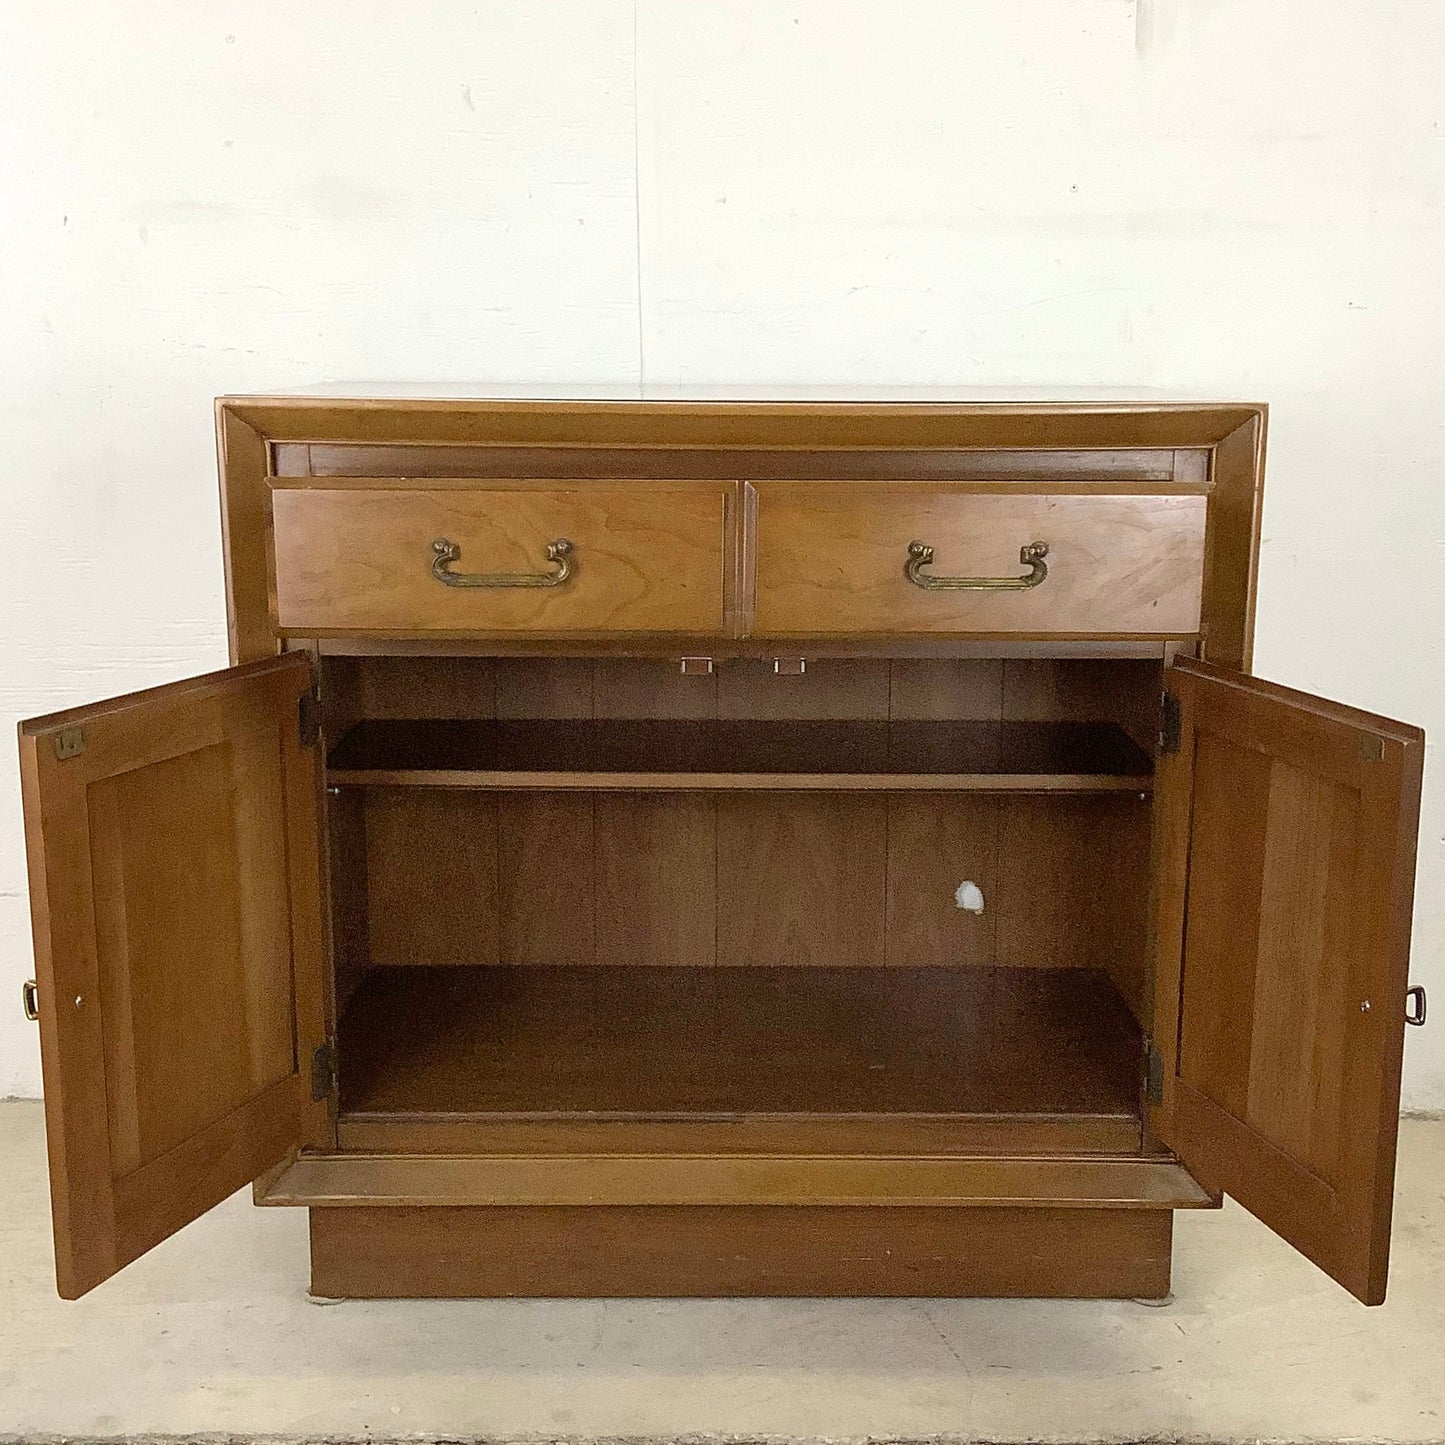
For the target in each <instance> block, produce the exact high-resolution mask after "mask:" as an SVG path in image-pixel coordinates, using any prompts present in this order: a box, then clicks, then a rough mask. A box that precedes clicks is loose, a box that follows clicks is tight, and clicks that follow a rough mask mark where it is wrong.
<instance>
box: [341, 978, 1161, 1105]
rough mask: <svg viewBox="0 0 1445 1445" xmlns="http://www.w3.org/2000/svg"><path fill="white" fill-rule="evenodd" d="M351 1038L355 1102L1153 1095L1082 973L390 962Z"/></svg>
mask: <svg viewBox="0 0 1445 1445" xmlns="http://www.w3.org/2000/svg"><path fill="white" fill-rule="evenodd" d="M402 1020H404V1021H405V1022H404V1023H403V1024H399V1021H402ZM338 1045H339V1048H340V1051H341V1057H342V1075H341V1106H342V1111H343V1113H344V1114H347V1115H350V1116H353V1117H354V1116H356V1115H359V1114H386V1115H399V1114H413V1115H415V1114H434V1115H435V1114H452V1115H460V1114H478V1113H489V1114H511V1115H519V1114H529V1115H534V1116H538V1115H559V1114H561V1115H566V1114H573V1115H576V1114H590V1115H632V1116H638V1115H645V1116H651V1117H679V1116H687V1117H700V1116H713V1117H717V1116H733V1115H737V1114H774V1115H777V1114H823V1115H835V1116H836V1115H842V1114H939V1113H943V1114H959V1115H971V1114H982V1113H1013V1114H1022V1115H1042V1114H1078V1115H1114V1116H1117V1117H1120V1118H1129V1117H1133V1118H1136V1119H1137V1116H1138V1108H1139V1053H1140V1045H1139V1034H1138V1030H1137V1028H1136V1026H1135V1024H1134V1022H1133V1020H1132V1019H1131V1018H1130V1016H1129V1013H1128V1010H1127V1009H1126V1008H1125V1006H1124V1004H1123V1002H1122V1001H1121V1000H1120V998H1119V996H1118V994H1117V993H1116V992H1115V990H1114V989H1113V987H1112V985H1111V984H1110V983H1109V981H1108V979H1107V978H1106V977H1105V976H1104V975H1103V974H1100V973H1095V972H1089V971H1081V970H1072V969H1057V970H1047V969H1029V970H1011V969H936V968H921V969H904V968H898V969H882V968H827V967H815V968H797V967H791V966H787V965H784V966H779V967H771V968H768V967H752V968H715V969H689V968H667V967H659V968H644V967H616V968H570V969H559V968H470V969H455V968H447V969H441V968H438V969H381V970H376V971H374V972H373V973H372V974H370V975H369V976H368V978H367V979H366V981H365V983H364V984H363V985H362V987H361V988H360V989H359V990H358V991H357V994H356V996H355V997H354V999H353V1000H352V1003H351V1007H350V1008H349V1009H348V1010H347V1012H346V1014H345V1015H344V1016H343V1017H342V1019H341V1022H340V1032H339V1035H338Z"/></svg>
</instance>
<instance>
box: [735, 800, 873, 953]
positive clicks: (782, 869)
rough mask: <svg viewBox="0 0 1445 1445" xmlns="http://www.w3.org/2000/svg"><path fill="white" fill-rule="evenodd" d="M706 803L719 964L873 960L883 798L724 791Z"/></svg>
mask: <svg viewBox="0 0 1445 1445" xmlns="http://www.w3.org/2000/svg"><path fill="white" fill-rule="evenodd" d="M716 807H717V872H718V916H717V961H718V962H719V963H720V964H750V965H751V964H759V965H769V964H771V965H781V966H789V967H801V966H808V965H818V966H826V965H829V964H839V963H843V964H848V965H876V964H881V963H883V961H884V957H885V948H884V926H885V911H884V903H885V899H886V895H887V869H888V836H887V819H888V803H887V800H886V799H885V798H882V797H869V796H865V795H848V794H837V793H812V794H794V795H792V796H789V797H777V796H770V795H768V794H764V793H758V794H747V793H734V794H725V795H721V796H719V797H718V799H717V801H716Z"/></svg>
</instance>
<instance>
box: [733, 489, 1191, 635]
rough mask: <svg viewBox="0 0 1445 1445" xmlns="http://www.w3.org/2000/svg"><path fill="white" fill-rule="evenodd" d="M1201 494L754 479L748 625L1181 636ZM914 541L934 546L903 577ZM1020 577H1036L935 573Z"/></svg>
mask: <svg viewBox="0 0 1445 1445" xmlns="http://www.w3.org/2000/svg"><path fill="white" fill-rule="evenodd" d="M1205 509H1206V498H1205V496H1203V495H1199V494H1192V495H1113V494H1102V493H1098V492H1089V493H1084V492H1078V493H1058V492H1055V493H1048V494H1028V493H1025V494H1020V493H1019V492H1018V491H1017V490H1016V489H1010V490H1009V491H1008V492H1004V491H977V490H968V489H965V488H961V487H954V486H947V485H937V484H929V483H918V484H910V483H906V482H903V483H894V482H890V483H872V482H857V483H854V482H811V483H810V482H760V483H758V484H757V562H756V581H757V603H756V621H755V628H754V630H755V632H756V633H757V634H758V635H759V636H764V637H823V636H832V635H837V634H840V633H887V634H891V635H894V636H906V635H911V634H927V633H952V634H963V633H970V634H978V633H985V634H1027V635H1029V636H1034V635H1042V634H1087V635H1099V634H1105V633H1107V634H1115V635H1117V634H1126V635H1135V636H1137V635H1164V636H1171V637H1177V636H1188V635H1190V634H1192V633H1194V632H1197V631H1198V628H1199V601H1200V589H1201V584H1202V580H1203V571H1204V524H1205ZM915 542H917V543H922V544H924V545H925V546H927V547H931V548H932V549H933V560H932V561H931V562H929V563H924V562H923V561H922V560H921V559H919V560H917V561H916V562H915V570H916V574H917V577H918V579H919V580H918V581H911V580H910V579H909V576H908V575H907V574H906V571H905V569H906V567H907V564H908V563H909V562H910V546H911V545H912V544H913V543H915ZM1036 542H1043V543H1046V544H1047V549H1048V550H1047V554H1046V555H1045V556H1044V557H1043V559H1042V567H1041V568H1039V569H1035V568H1033V567H1031V566H1030V564H1028V563H1021V562H1020V550H1021V549H1022V548H1024V547H1026V546H1029V545H1030V544H1033V543H1036ZM1029 576H1041V577H1042V580H1041V581H1038V582H1037V584H1036V585H1033V586H1029V587H1026V588H1020V587H1014V588H1011V589H993V588H967V589H963V588H960V589H957V590H955V589H951V588H943V587H939V586H938V583H939V582H940V580H947V579H960V578H968V579H975V580H977V579H1005V578H1007V579H1011V580H1013V581H1015V582H1017V581H1018V580H1019V579H1023V578H1025V577H1029ZM924 584H930V585H924Z"/></svg>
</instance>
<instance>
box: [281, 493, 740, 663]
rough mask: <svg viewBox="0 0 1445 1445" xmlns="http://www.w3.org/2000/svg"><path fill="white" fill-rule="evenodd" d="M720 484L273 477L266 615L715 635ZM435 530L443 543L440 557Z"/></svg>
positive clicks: (489, 628)
mask: <svg viewBox="0 0 1445 1445" xmlns="http://www.w3.org/2000/svg"><path fill="white" fill-rule="evenodd" d="M733 489H734V484H733V483H731V482H716V481H705V482H647V481H638V482H626V483H611V482H580V483H578V482H513V483H508V482H491V481H489V482H487V483H486V484H484V485H477V484H468V483H466V482H454V481H449V482H446V483H443V484H437V483H427V482H424V481H423V482H411V481H395V482H392V481H389V480H381V481H375V480H359V479H354V480H347V479H341V480H335V479H328V481H327V482H326V483H325V485H323V486H317V485H315V484H314V483H313V482H310V481H309V480H308V481H303V482H301V483H299V484H296V485H287V484H286V483H284V482H278V483H277V484H276V487H275V490H274V492H273V494H272V507H273V516H274V526H275V543H276V606H277V619H278V623H279V626H280V628H281V630H282V631H283V632H290V633H305V634H310V633H347V632H406V633H449V634H450V633H455V634H473V635H475V634H482V635H486V634H494V633H531V634H539V635H555V634H575V633H601V632H611V633H629V632H673V633H690V634H697V633H717V632H720V631H722V630H723V625H724V603H725V596H724V593H725V580H724V579H725V572H726V571H727V570H728V569H727V568H726V567H725V560H726V559H727V556H728V544H727V537H728V526H727V522H728V513H729V511H730V507H731V497H732V493H733ZM439 541H445V542H449V543H450V544H451V548H450V549H449V550H448V551H447V552H446V553H445V554H444V555H442V556H440V557H439V556H438V552H437V550H436V549H435V544H437V543H438V542H439ZM558 542H561V543H562V544H563V545H562V547H561V548H560V549H554V544H556V543H558ZM568 544H570V545H568ZM549 549H554V551H555V555H554V556H552V558H551V560H549ZM564 562H565V564H566V573H567V575H566V576H565V578H563V579H562V580H560V581H559V580H557V579H558V577H559V574H560V573H561V572H562V570H563V563H564ZM481 574H485V575H486V577H487V578H488V579H489V580H488V581H487V582H486V583H485V584H484V585H483V584H480V583H479V582H478V580H477V579H478V577H479V575H481ZM444 579H445V580H444Z"/></svg>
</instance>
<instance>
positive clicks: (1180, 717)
mask: <svg viewBox="0 0 1445 1445" xmlns="http://www.w3.org/2000/svg"><path fill="white" fill-rule="evenodd" d="M1183 732H1184V709H1183V708H1182V707H1181V706H1180V704H1179V694H1178V693H1177V692H1170V691H1169V690H1168V689H1167V688H1166V689H1165V692H1164V703H1163V707H1162V709H1161V711H1160V715H1159V751H1160V753H1161V754H1166V755H1167V754H1170V753H1177V752H1178V751H1179V740H1180V737H1181V736H1182V734H1183Z"/></svg>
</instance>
